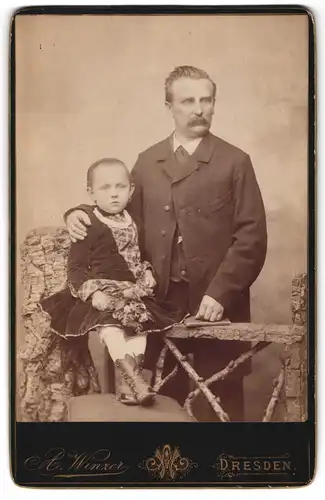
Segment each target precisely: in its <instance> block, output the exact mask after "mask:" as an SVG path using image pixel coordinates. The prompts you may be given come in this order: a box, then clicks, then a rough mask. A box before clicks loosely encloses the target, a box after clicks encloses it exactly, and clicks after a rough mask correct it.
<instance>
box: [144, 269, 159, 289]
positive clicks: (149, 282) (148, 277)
mask: <svg viewBox="0 0 325 500" xmlns="http://www.w3.org/2000/svg"><path fill="white" fill-rule="evenodd" d="M144 284H145V285H146V286H147V287H148V288H154V287H155V286H156V284H157V283H156V280H155V278H154V277H153V275H152V272H151V271H150V269H147V270H146V271H145V273H144Z"/></svg>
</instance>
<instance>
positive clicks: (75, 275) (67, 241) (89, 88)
mask: <svg viewBox="0 0 325 500" xmlns="http://www.w3.org/2000/svg"><path fill="white" fill-rule="evenodd" d="M308 30H309V17H308V14H307V13H306V12H301V13H299V14H276V13H274V14H271V13H268V14H261V15H256V14H250V13H247V14H222V15H221V14H220V15H219V14H214V15H213V14H209V15H205V14H204V13H201V14H192V15H190V14H185V13H184V14H177V15H176V14H166V15H145V14H133V15H128V14H123V15H122V14H120V15H110V14H103V15H90V14H89V15H77V14H76V15H54V14H53V15H52V14H46V15H33V14H30V15H28V12H27V13H26V12H25V13H24V14H23V15H20V14H19V13H18V14H17V15H16V18H15V176H16V190H15V195H14V196H15V204H16V205H15V206H16V209H15V210H16V219H15V226H16V252H15V254H16V290H17V294H16V332H15V346H16V352H15V356H16V380H17V384H16V399H15V401H16V408H15V415H16V417H15V418H16V420H17V422H24V423H27V422H28V423H32V422H34V423H35V422H68V423H73V422H184V423H191V422H195V423H199V424H200V423H203V422H219V423H220V422H221V423H230V424H232V423H235V422H251V423H253V422H264V423H270V422H271V423H272V422H273V423H274V422H287V423H288V422H300V423H301V422H305V421H306V420H307V419H308V411H307V406H308V405H307V398H308V390H309V387H308V383H307V380H308V375H309V372H308V370H310V364H309V363H308V356H307V355H308V345H309V341H308V333H309V332H308V330H307V316H308V310H307V305H308V301H307V297H308V287H307V285H308V241H309V240H308V239H309V237H310V235H309V232H308V201H309V198H308V196H309V195H308V137H309V136H308V126H309V122H308V102H309V96H308V91H309V84H308V81H309V63H308V61H309V49H308V47H309V45H308V43H309V35H308Z"/></svg>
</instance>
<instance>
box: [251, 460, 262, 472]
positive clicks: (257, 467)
mask: <svg viewBox="0 0 325 500" xmlns="http://www.w3.org/2000/svg"><path fill="white" fill-rule="evenodd" d="M253 466H254V470H255V471H259V470H261V462H259V460H254V462H253Z"/></svg>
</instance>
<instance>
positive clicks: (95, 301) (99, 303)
mask: <svg viewBox="0 0 325 500" xmlns="http://www.w3.org/2000/svg"><path fill="white" fill-rule="evenodd" d="M108 301H109V298H108V297H107V295H105V293H104V292H101V291H100V290H97V292H95V293H93V295H92V298H91V302H92V305H93V307H94V308H95V309H98V311H105V309H107V306H108Z"/></svg>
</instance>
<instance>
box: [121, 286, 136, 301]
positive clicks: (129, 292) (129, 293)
mask: <svg viewBox="0 0 325 500" xmlns="http://www.w3.org/2000/svg"><path fill="white" fill-rule="evenodd" d="M123 297H124V298H125V299H135V298H136V293H135V290H134V288H126V289H125V290H123Z"/></svg>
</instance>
